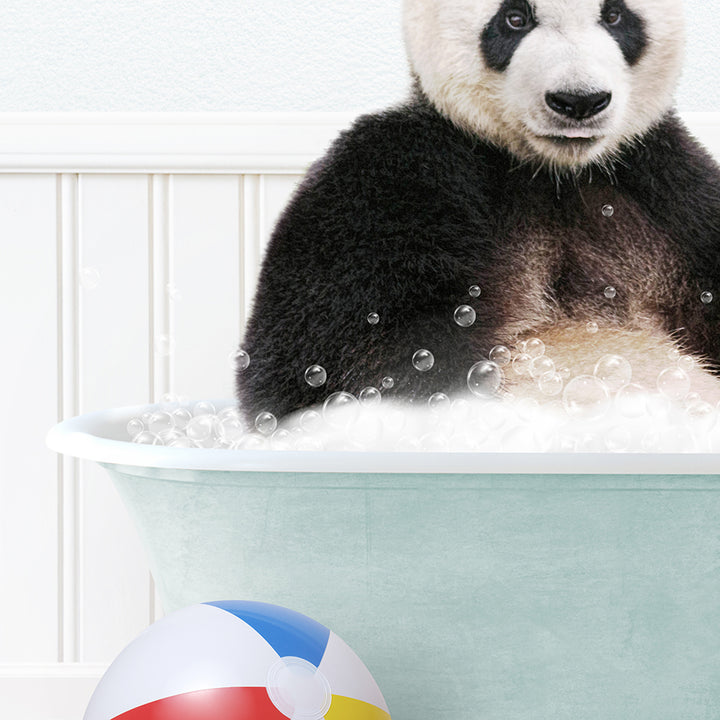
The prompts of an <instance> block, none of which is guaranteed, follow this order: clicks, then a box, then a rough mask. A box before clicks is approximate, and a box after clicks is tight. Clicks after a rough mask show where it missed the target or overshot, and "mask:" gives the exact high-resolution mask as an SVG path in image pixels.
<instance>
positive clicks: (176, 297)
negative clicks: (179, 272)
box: [165, 283, 182, 302]
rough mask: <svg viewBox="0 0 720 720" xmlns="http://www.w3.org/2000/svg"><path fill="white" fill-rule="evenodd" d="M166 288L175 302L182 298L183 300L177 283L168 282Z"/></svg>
mask: <svg viewBox="0 0 720 720" xmlns="http://www.w3.org/2000/svg"><path fill="white" fill-rule="evenodd" d="M165 289H166V290H167V294H168V297H169V298H170V300H172V301H173V302H180V300H182V294H181V293H180V291H179V290H178V289H177V286H176V285H175V283H168V284H167V285H165Z"/></svg>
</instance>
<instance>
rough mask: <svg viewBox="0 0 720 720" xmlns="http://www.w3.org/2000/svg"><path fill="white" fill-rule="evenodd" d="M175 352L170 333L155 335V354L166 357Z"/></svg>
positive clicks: (173, 341)
mask: <svg viewBox="0 0 720 720" xmlns="http://www.w3.org/2000/svg"><path fill="white" fill-rule="evenodd" d="M174 352H175V340H174V339H173V338H172V337H171V336H170V335H156V336H155V354H156V355H159V356H160V357H168V356H170V355H172V354H173V353H174Z"/></svg>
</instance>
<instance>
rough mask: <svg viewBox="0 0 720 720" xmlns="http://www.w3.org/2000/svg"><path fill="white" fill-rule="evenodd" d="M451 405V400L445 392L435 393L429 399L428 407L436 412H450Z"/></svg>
mask: <svg viewBox="0 0 720 720" xmlns="http://www.w3.org/2000/svg"><path fill="white" fill-rule="evenodd" d="M450 405H451V403H450V398H449V397H448V396H447V395H446V394H445V393H443V392H436V393H433V394H432V395H431V396H430V397H429V398H428V407H429V408H430V409H431V410H433V411H435V412H438V411H443V410H449V409H450Z"/></svg>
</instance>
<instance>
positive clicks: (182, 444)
mask: <svg viewBox="0 0 720 720" xmlns="http://www.w3.org/2000/svg"><path fill="white" fill-rule="evenodd" d="M168 447H173V448H197V447H200V446H199V445H198V444H197V443H196V442H194V441H192V440H191V439H190V438H189V437H187V435H180V437H179V438H177V440H173V441H172V442H169V443H168Z"/></svg>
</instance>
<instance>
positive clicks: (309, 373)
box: [305, 365, 327, 388]
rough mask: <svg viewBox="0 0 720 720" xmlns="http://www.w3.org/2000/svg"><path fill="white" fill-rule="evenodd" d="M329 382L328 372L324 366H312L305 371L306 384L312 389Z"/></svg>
mask: <svg viewBox="0 0 720 720" xmlns="http://www.w3.org/2000/svg"><path fill="white" fill-rule="evenodd" d="M326 380H327V372H325V368H324V367H322V365H311V366H310V367H309V368H307V370H305V382H306V383H307V384H308V385H309V386H310V387H315V388H316V387H321V386H322V385H324V384H325V381H326Z"/></svg>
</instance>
